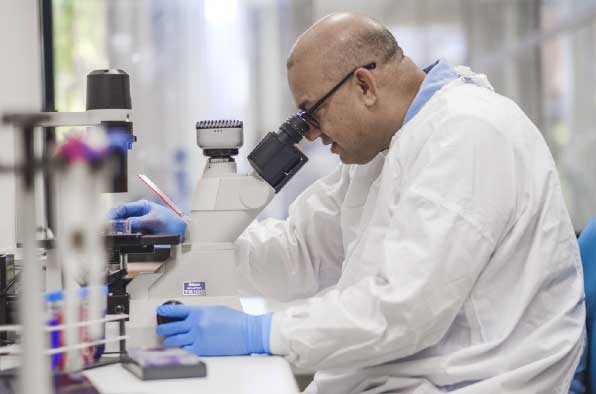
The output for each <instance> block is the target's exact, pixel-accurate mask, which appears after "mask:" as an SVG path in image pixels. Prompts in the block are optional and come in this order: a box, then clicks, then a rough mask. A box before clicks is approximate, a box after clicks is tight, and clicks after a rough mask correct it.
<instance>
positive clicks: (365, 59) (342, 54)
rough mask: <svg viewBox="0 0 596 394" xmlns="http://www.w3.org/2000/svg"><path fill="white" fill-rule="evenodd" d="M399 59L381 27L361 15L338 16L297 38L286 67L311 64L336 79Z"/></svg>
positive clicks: (389, 36)
mask: <svg viewBox="0 0 596 394" xmlns="http://www.w3.org/2000/svg"><path fill="white" fill-rule="evenodd" d="M402 57H403V52H402V50H401V48H400V47H399V45H398V44H397V41H396V40H395V38H394V37H393V35H392V34H391V32H390V31H389V30H387V28H385V27H384V26H383V25H382V24H380V23H379V22H377V21H376V20H374V19H372V18H369V17H366V16H363V15H358V14H352V13H339V14H331V15H328V16H326V17H324V18H322V19H320V20H319V21H317V22H316V23H315V24H314V25H313V26H311V27H310V28H309V29H308V30H307V31H306V32H304V33H303V34H302V35H301V36H300V37H299V38H298V40H297V41H296V43H295V44H294V47H293V48H292V50H291V52H290V56H289V57H288V62H287V67H288V70H289V69H291V68H292V67H294V66H295V65H298V64H303V63H310V64H312V65H316V68H318V69H319V70H320V71H319V72H322V73H323V74H324V75H325V76H326V77H329V78H333V79H336V78H337V77H338V76H339V75H342V74H344V73H346V72H349V70H351V69H353V68H355V67H357V66H362V65H364V64H368V63H371V62H376V63H379V64H384V63H387V62H389V61H399V60H401V58H402Z"/></svg>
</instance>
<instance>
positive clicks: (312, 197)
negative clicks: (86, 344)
mask: <svg viewBox="0 0 596 394" xmlns="http://www.w3.org/2000/svg"><path fill="white" fill-rule="evenodd" d="M288 79H289V84H290V88H291V90H292V93H293V96H294V99H295V101H296V103H297V104H298V106H299V108H301V109H303V110H308V109H311V107H313V106H316V111H311V112H313V114H312V115H309V116H307V118H308V119H307V120H308V121H309V124H310V125H311V129H310V131H309V132H308V133H307V135H306V137H307V138H308V139H309V140H311V141H312V140H315V139H317V138H321V140H322V141H323V143H324V144H326V145H331V152H332V153H334V154H337V155H339V157H340V158H341V161H342V162H343V164H342V165H340V166H339V167H338V168H337V169H336V170H335V171H334V172H333V173H331V174H330V175H329V176H327V177H325V178H323V179H321V180H319V181H317V182H316V183H314V184H313V185H312V186H311V187H309V188H308V189H307V190H306V191H305V192H304V193H303V194H302V195H301V196H299V197H298V198H297V200H296V201H295V202H294V203H293V204H292V206H291V207H290V213H289V217H288V219H287V220H286V221H274V220H266V221H263V222H261V223H259V224H256V225H253V226H251V227H249V228H248V229H247V230H246V231H245V233H244V234H243V235H242V236H241V237H240V239H239V240H238V241H237V246H238V257H239V262H240V263H239V267H238V270H239V272H240V274H241V275H243V277H244V278H246V279H245V280H246V281H247V283H249V284H250V285H251V286H252V287H253V288H255V289H258V290H259V291H260V292H261V294H262V295H264V296H267V297H274V298H277V299H280V300H284V301H285V300H296V299H303V300H302V301H300V302H298V303H297V305H295V306H292V307H290V308H288V309H287V310H284V311H282V312H277V313H274V314H273V315H271V314H269V315H264V316H256V317H254V316H248V315H245V314H243V313H241V312H237V311H233V310H231V309H228V308H223V307H188V306H162V307H160V308H158V313H160V314H163V315H168V316H175V317H181V318H184V319H185V320H184V321H181V322H175V323H169V324H164V325H161V326H159V327H158V333H160V334H161V335H164V336H166V337H167V338H166V339H165V344H166V345H177V346H184V347H186V348H188V349H190V350H193V351H195V352H196V353H198V354H201V355H210V354H211V355H217V354H219V355H223V354H248V353H254V352H257V353H258V352H263V353H272V354H281V355H285V356H286V357H287V358H288V360H289V361H291V362H292V363H294V364H296V365H298V366H301V367H309V368H315V369H316V370H318V371H320V372H318V373H317V374H316V375H315V379H314V382H313V383H312V384H311V385H310V386H309V388H308V389H307V392H309V393H389V392H391V393H443V392H453V393H462V394H463V393H503V392H507V393H564V392H567V391H568V390H569V386H570V382H571V378H572V375H573V372H574V370H575V367H576V366H577V364H578V361H579V358H580V355H581V353H582V349H583V335H584V334H583V333H584V319H585V308H584V295H583V285H582V272H581V265H580V258H579V254H578V248H577V243H576V240H575V236H574V232H573V228H572V226H571V223H570V220H569V217H568V214H567V210H566V208H565V204H564V202H563V197H562V195H561V190H560V185H559V180H558V177H557V172H556V169H555V165H554V162H553V160H552V157H551V155H550V153H549V151H548V148H547V146H546V144H545V142H544V140H543V139H542V137H541V134H540V132H539V131H538V130H537V129H536V128H535V127H534V125H533V124H532V123H531V122H530V120H529V119H528V118H527V117H526V116H525V115H524V114H523V113H522V111H521V110H520V109H519V108H518V107H517V106H516V105H515V104H514V103H513V102H512V101H510V100H508V99H506V98H504V97H502V96H499V95H498V94H496V93H494V92H493V90H492V88H491V86H490V84H489V83H488V81H487V80H486V78H485V77H484V76H482V75H477V74H474V73H472V72H471V71H469V70H468V69H465V68H453V67H451V66H449V65H448V64H446V63H445V62H442V61H439V62H437V63H435V64H434V65H432V66H431V67H429V68H428V69H426V70H420V69H419V68H418V67H417V66H416V65H415V64H414V63H413V62H412V61H411V60H410V59H409V58H408V57H406V56H404V55H403V52H402V50H401V49H400V48H399V46H398V45H397V42H396V41H395V39H394V38H393V36H392V35H391V34H390V33H389V32H388V31H387V29H386V28H384V27H383V26H382V25H380V24H379V23H377V22H376V21H373V20H371V19H369V18H366V17H363V16H358V15H353V14H335V15H331V16H328V17H326V18H323V19H322V20H320V21H318V22H317V23H316V24H315V25H313V26H312V27H311V28H310V29H309V30H308V31H306V32H305V33H304V34H303V35H302V36H301V37H300V38H299V39H298V41H297V42H296V44H295V45H294V47H293V49H292V51H291V54H290V57H289V59H288ZM333 89H335V90H333ZM329 91H332V93H331V95H329V96H327V97H326V98H325V99H324V100H323V101H322V102H320V101H319V102H317V100H319V99H320V98H321V97H325V96H326V93H328V92H329ZM142 215H143V216H142ZM159 215H164V216H167V219H163V220H161V219H160V220H158V222H159V223H164V226H165V225H168V226H174V227H176V226H178V227H179V228H180V229H183V224H181V222H180V221H179V219H177V218H175V216H174V215H173V214H170V213H169V212H167V211H166V210H165V208H162V207H159V206H157V205H151V204H147V203H132V204H131V205H128V206H124V207H120V208H119V209H118V210H117V211H116V214H115V216H116V217H128V216H141V217H140V218H134V219H133V220H134V222H133V227H137V228H139V229H148V228H149V227H148V226H149V225H150V224H151V223H154V222H155V221H154V220H152V219H153V218H154V217H156V216H159ZM146 224H147V225H146ZM149 229H151V228H149Z"/></svg>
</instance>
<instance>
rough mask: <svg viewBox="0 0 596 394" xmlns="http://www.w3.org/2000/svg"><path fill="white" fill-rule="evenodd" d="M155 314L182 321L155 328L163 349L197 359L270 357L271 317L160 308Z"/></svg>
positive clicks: (219, 310) (226, 310) (215, 309)
mask: <svg viewBox="0 0 596 394" xmlns="http://www.w3.org/2000/svg"><path fill="white" fill-rule="evenodd" d="M157 314H159V315H162V316H166V317H177V318H183V319H184V320H182V321H177V322H173V323H165V324H160V325H159V326H157V330H156V331H157V334H159V335H162V336H165V337H166V339H165V340H164V342H163V344H164V345H165V346H179V347H183V348H184V349H187V350H190V351H191V352H193V353H195V354H197V355H199V356H234V355H242V354H252V353H270V351H269V334H270V332H271V316H272V315H271V314H267V315H260V316H253V315H248V314H246V313H244V312H239V311H237V310H234V309H232V308H228V307H225V306H188V305H161V306H159V307H158V308H157Z"/></svg>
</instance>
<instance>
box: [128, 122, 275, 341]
mask: <svg viewBox="0 0 596 394" xmlns="http://www.w3.org/2000/svg"><path fill="white" fill-rule="evenodd" d="M233 125H234V124H232V126H233ZM217 129H218V128H217V127H212V128H211V129H207V131H204V130H205V129H199V128H198V132H197V134H198V143H199V146H200V147H202V148H203V149H204V151H205V154H207V155H211V156H210V158H209V160H208V161H207V163H206V165H205V168H204V171H203V174H202V176H201V178H200V179H199V181H198V183H197V186H196V188H195V191H194V194H193V199H192V207H191V214H190V221H189V222H188V230H187V234H186V237H185V243H183V244H181V245H176V246H175V247H173V248H174V250H173V253H172V257H171V258H170V259H169V260H167V261H166V262H165V263H164V264H162V266H161V268H160V269H159V272H156V273H142V274H139V275H137V277H136V278H135V279H134V280H133V281H132V282H131V283H130V284H129V285H128V287H127V289H128V293H129V294H130V310H131V312H130V322H129V324H128V326H127V331H128V332H129V335H130V339H129V341H128V343H129V346H150V345H158V344H159V343H160V338H159V337H158V336H157V335H156V334H155V325H156V315H155V309H156V307H157V306H159V305H161V304H163V303H165V302H168V301H179V302H182V303H183V304H186V305H225V306H229V307H232V308H235V309H240V310H241V309H242V306H241V304H240V298H239V296H238V288H239V286H238V285H239V283H238V280H239V278H237V277H236V260H235V249H234V242H235V241H236V239H237V238H238V236H239V235H240V234H241V233H242V232H243V231H244V230H245V229H246V228H247V227H248V226H249V224H250V223H251V222H252V221H253V220H254V219H255V218H256V216H257V215H258V214H259V213H260V212H261V211H262V210H263V209H264V208H265V207H266V206H267V204H268V203H269V202H270V201H271V200H272V199H273V197H274V196H275V189H274V188H273V187H272V186H271V185H270V184H269V183H267V182H266V181H264V180H263V179H261V178H260V177H259V176H258V175H256V174H254V173H252V174H247V175H240V174H238V173H237V168H236V162H235V161H234V159H233V158H232V157H231V155H233V154H236V153H237V148H238V147H239V146H240V145H241V144H242V138H241V136H242V134H241V133H242V129H241V126H240V128H235V129H236V130H233V129H234V128H233V127H228V128H227V130H226V129H225V128H222V130H223V131H220V132H217V131H214V130H217ZM226 132H227V133H228V134H230V135H232V134H233V135H234V136H236V138H229V136H226V135H224V134H225V133H226ZM201 133H202V134H203V135H200V134H201ZM238 133H240V134H239V135H240V140H239V141H238ZM205 135H207V137H213V136H215V137H219V138H214V141H212V143H213V144H215V145H217V146H219V148H217V149H209V146H210V144H211V142H209V143H208V142H206V141H204V139H205V138H201V137H204V136H205ZM225 141H228V143H227V144H226V143H223V142H225Z"/></svg>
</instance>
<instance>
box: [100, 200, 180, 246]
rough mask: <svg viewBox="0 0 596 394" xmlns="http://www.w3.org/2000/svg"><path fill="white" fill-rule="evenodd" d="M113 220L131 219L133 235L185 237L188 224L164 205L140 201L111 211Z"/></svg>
mask: <svg viewBox="0 0 596 394" xmlns="http://www.w3.org/2000/svg"><path fill="white" fill-rule="evenodd" d="M110 216H111V218H112V219H114V220H116V219H128V218H130V219H129V222H130V230H131V231H132V232H133V233H137V232H141V233H149V234H178V235H179V236H180V239H182V238H183V237H184V232H185V231H186V222H185V221H184V220H182V219H181V218H180V217H179V216H178V215H176V214H175V213H174V212H173V211H172V210H171V209H169V208H167V207H164V206H163V205H159V204H156V203H154V202H149V201H147V200H139V201H135V202H129V203H128V204H124V205H119V206H117V207H114V208H112V210H111V211H110Z"/></svg>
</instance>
